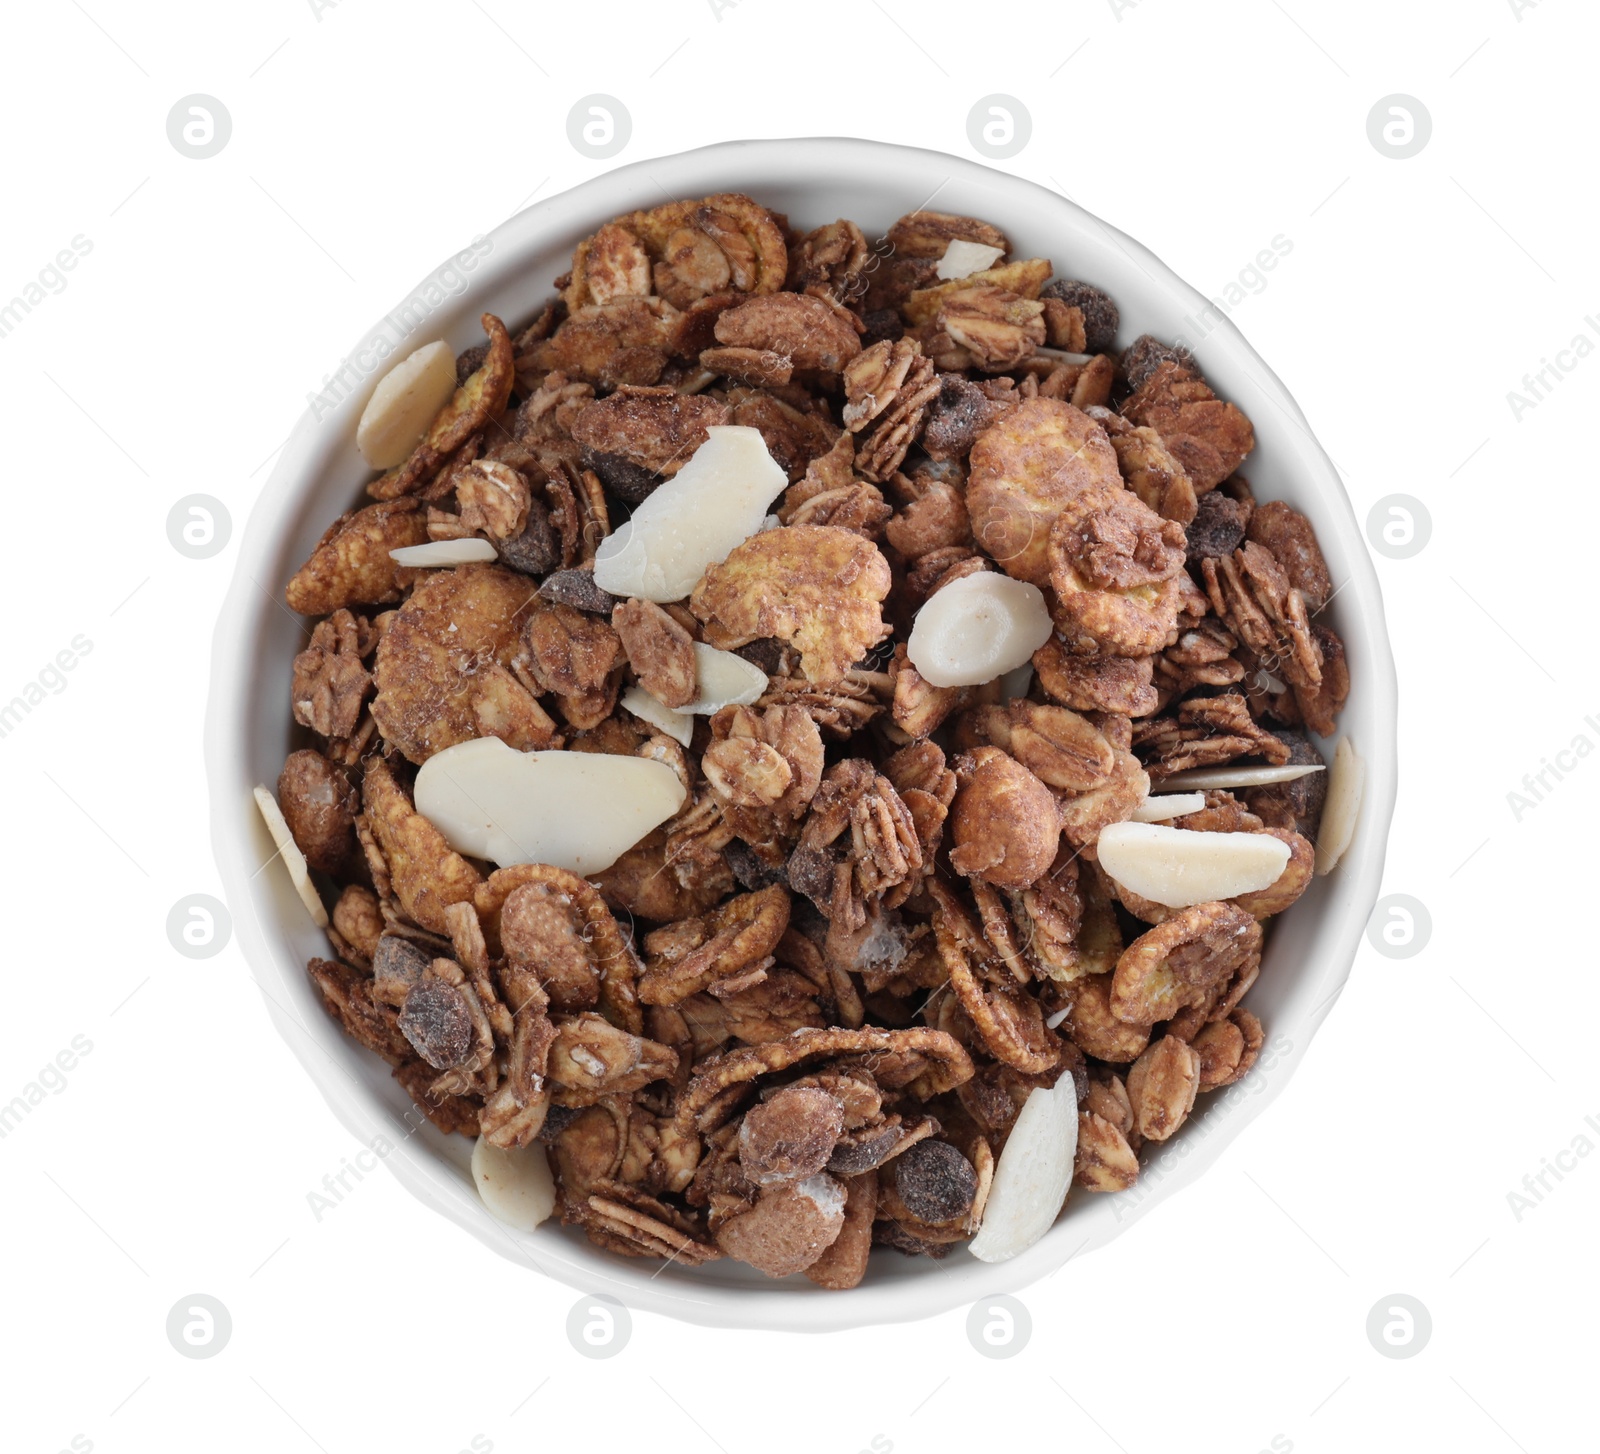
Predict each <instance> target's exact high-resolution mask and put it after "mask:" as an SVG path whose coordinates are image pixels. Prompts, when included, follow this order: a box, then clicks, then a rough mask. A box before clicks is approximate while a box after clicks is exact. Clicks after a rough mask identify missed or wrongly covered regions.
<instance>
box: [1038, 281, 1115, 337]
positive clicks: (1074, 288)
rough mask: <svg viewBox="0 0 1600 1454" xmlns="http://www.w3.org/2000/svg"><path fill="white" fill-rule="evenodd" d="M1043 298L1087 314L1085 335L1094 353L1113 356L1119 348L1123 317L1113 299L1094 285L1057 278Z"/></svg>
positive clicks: (1041, 292)
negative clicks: (1112, 353) (1051, 299)
mask: <svg viewBox="0 0 1600 1454" xmlns="http://www.w3.org/2000/svg"><path fill="white" fill-rule="evenodd" d="M1040 297H1043V298H1059V299H1060V300H1061V301H1062V302H1063V303H1065V304H1066V305H1067V307H1069V308H1076V309H1077V310H1078V311H1079V312H1080V313H1082V314H1083V333H1084V337H1085V338H1086V339H1087V340H1088V343H1087V345H1086V346H1087V348H1088V350H1089V352H1090V353H1110V352H1111V351H1112V350H1113V349H1115V348H1116V346H1117V327H1118V325H1119V324H1120V323H1121V321H1122V315H1121V314H1120V313H1119V312H1118V311H1117V305H1116V304H1115V303H1113V302H1112V301H1111V298H1110V297H1109V296H1108V295H1107V294H1105V293H1102V292H1101V291H1100V289H1099V288H1097V287H1095V286H1094V285H1093V284H1092V283H1083V282H1077V281H1074V280H1069V279H1067V278H1057V279H1056V280H1055V281H1054V282H1053V283H1046V284H1045V286H1044V288H1043V289H1042V290H1041V291H1040Z"/></svg>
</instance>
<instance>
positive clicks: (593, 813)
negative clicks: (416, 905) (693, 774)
mask: <svg viewBox="0 0 1600 1454" xmlns="http://www.w3.org/2000/svg"><path fill="white" fill-rule="evenodd" d="M416 796H417V811H418V812H419V813H421V814H422V815H423V817H425V818H426V819H427V820H428V821H429V822H430V823H432V824H433V825H434V827H435V828H437V829H438V830H439V831H440V832H441V833H442V834H444V836H445V840H446V841H447V842H448V843H449V844H450V846H451V847H452V848H454V849H455V850H456V852H458V853H465V854H469V855H471V856H472V857H474V858H487V859H489V860H490V861H491V862H494V863H498V864H500V865H501V866H502V867H505V866H507V865H509V864H514V863H547V864H552V865H554V866H555V867H557V868H564V869H568V870H570V871H571V872H573V873H578V874H589V873H598V872H599V871H600V870H601V869H606V868H610V867H611V865H612V864H613V863H615V862H616V861H617V859H618V858H620V857H621V856H622V854H624V853H625V852H626V851H627V850H628V849H630V848H631V847H633V845H634V844H635V843H637V842H638V841H639V840H640V839H641V838H643V837H644V836H645V835H646V834H647V833H649V832H650V830H651V829H653V828H655V827H657V826H658V825H659V824H661V823H664V822H666V820H667V819H668V818H670V817H671V816H672V815H673V814H674V813H676V812H677V811H678V809H679V808H681V807H682V806H683V800H684V796H685V794H684V788H683V784H682V783H681V782H679V780H678V777H677V774H675V773H674V772H673V771H672V769H671V768H670V767H668V766H666V765H665V764H664V763H660V762H652V761H650V760H648V759H646V758H642V757H616V756H613V755H611V754H608V753H593V752H518V751H517V750H516V749H515V748H512V747H507V746H506V745H505V743H503V742H502V741H500V739H499V738H497V737H479V738H475V739H474V740H473V741H471V742H462V743H459V744H458V745H457V746H455V747H450V748H446V749H445V751H443V752H440V753H436V754H435V755H434V756H432V757H430V758H429V759H428V760H427V762H425V763H424V764H423V765H422V769H421V771H420V772H418V773H417V794H416Z"/></svg>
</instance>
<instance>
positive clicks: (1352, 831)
mask: <svg viewBox="0 0 1600 1454" xmlns="http://www.w3.org/2000/svg"><path fill="white" fill-rule="evenodd" d="M1366 786H1367V765H1366V763H1365V762H1363V761H1362V760H1361V757H1360V755H1359V754H1358V753H1357V752H1356V750H1355V747H1354V745H1353V744H1352V743H1351V741H1350V739H1349V738H1348V737H1341V738H1340V739H1339V745H1338V746H1337V747H1336V748H1334V750H1333V768H1332V770H1331V771H1330V772H1329V773H1328V796H1327V799H1326V801H1325V802H1324V803H1323V805H1322V826H1321V828H1320V829H1319V830H1318V831H1317V869H1316V871H1317V872H1318V873H1319V874H1324V873H1332V872H1333V870H1334V869H1335V868H1336V867H1337V866H1338V863H1339V860H1340V859H1341V858H1343V857H1344V851H1345V849H1347V848H1348V847H1349V846H1350V842H1351V840H1352V839H1353V838H1354V837H1355V836H1356V821H1357V820H1358V819H1359V818H1360V816H1361V798H1362V794H1363V793H1364V792H1365V790H1366Z"/></svg>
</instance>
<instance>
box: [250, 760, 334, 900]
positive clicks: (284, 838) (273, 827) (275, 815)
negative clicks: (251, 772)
mask: <svg viewBox="0 0 1600 1454" xmlns="http://www.w3.org/2000/svg"><path fill="white" fill-rule="evenodd" d="M255 798H256V807H258V808H260V809H261V816H262V818H264V819H265V820H266V824H267V832H269V833H270V834H272V841H273V842H274V843H275V844H276V845H277V848H278V853H277V856H278V857H279V858H281V859H282V860H283V866H284V867H285V868H287V869H288V870H289V880H290V882H291V883H293V884H294V891H295V892H296V893H297V894H299V895H300V902H301V903H302V904H304V905H305V906H306V912H307V913H308V914H310V915H311V922H312V923H313V924H315V925H316V926H317V928H319V929H326V928H327V927H328V911H327V910H326V909H325V908H323V906H322V895H321V894H319V893H318V892H317V886H316V885H315V884H314V883H312V882H311V870H310V869H309V868H308V867H307V866H306V856H305V854H303V853H302V852H301V851H300V845H299V844H298V843H296V842H295V841H294V834H293V833H291V832H290V831H289V823H288V820H287V819H286V818H285V817H284V816H283V809H282V808H280V807H279V806H278V800H277V799H276V798H275V797H273V796H272V792H271V790H270V789H268V788H265V787H263V786H262V785H261V784H260V783H257V784H256V788H255Z"/></svg>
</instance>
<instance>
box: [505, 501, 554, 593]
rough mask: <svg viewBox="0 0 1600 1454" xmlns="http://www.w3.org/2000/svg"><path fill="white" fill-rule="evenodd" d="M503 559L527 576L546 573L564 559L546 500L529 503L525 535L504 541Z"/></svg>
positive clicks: (524, 527) (523, 531) (523, 530)
mask: <svg viewBox="0 0 1600 1454" xmlns="http://www.w3.org/2000/svg"><path fill="white" fill-rule="evenodd" d="M500 559H501V560H503V561H504V562H505V563H506V564H507V565H508V566H510V567H511V569H512V570H518V571H521V572H522V573H523V575H526V576H542V575H543V574H544V573H545V572H546V571H547V570H550V569H552V568H553V567H554V566H555V564H556V562H557V561H559V560H560V559H561V551H560V549H559V548H558V547H557V545H556V538H555V533H554V532H553V531H552V530H551V529H550V512H549V511H548V510H546V509H545V506H544V501H542V500H532V501H530V502H529V504H528V523H527V524H526V525H524V526H523V527H522V534H521V535H518V536H516V537H515V538H513V539H511V540H506V541H502V542H501V544H500Z"/></svg>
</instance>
